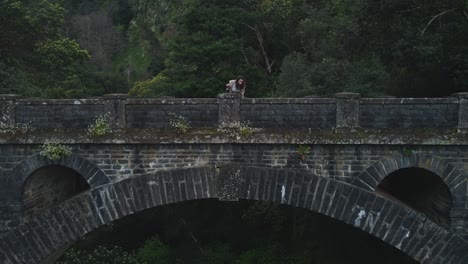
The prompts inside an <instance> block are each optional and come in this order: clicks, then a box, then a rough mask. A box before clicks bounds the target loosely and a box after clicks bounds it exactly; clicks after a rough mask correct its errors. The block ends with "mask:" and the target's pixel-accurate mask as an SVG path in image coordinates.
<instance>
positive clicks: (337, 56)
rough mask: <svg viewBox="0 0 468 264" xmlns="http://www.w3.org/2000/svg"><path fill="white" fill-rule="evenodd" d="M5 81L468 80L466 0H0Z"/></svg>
mask: <svg viewBox="0 0 468 264" xmlns="http://www.w3.org/2000/svg"><path fill="white" fill-rule="evenodd" d="M0 8H1V10H2V12H1V13H0V36H1V37H0V92H1V93H17V94H22V95H27V96H48V97H75V96H93V95H100V94H103V93H115V92H119V93H127V92H129V93H130V95H132V96H137V97H146V96H162V95H172V96H179V97H214V96H216V95H217V94H218V93H221V92H223V91H224V84H225V83H226V82H227V81H228V80H229V79H233V78H235V77H236V76H237V75H244V76H245V77H246V79H247V83H248V88H247V93H246V95H247V96H248V97H262V96H281V97H291V96H293V97H294V96H299V97H301V96H305V95H323V96H330V95H332V94H334V93H336V92H341V91H352V92H358V93H361V94H362V95H363V96H376V95H395V96H446V95H449V94H451V93H454V92H462V91H467V90H468V88H467V87H468V45H467V43H468V34H466V32H468V3H467V2H466V1H465V0H450V1H441V0H431V1H423V2H421V1H407V0H394V1H393V0H392V1H371V0H357V1H344V0H332V1H326V0H314V1H311V0H239V1H228V0H206V1H202V0H177V1H174V0H172V1H170V0H150V1H147V0H118V1H104V2H103V1H98V0H86V1H79V2H77V1H72V0H63V1H58V0H56V1H54V0H51V1H46V0H40V1H25V0H0Z"/></svg>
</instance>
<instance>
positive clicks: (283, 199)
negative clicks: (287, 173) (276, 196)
mask: <svg viewBox="0 0 468 264" xmlns="http://www.w3.org/2000/svg"><path fill="white" fill-rule="evenodd" d="M285 202H286V187H285V186H284V185H283V186H282V187H281V203H285Z"/></svg>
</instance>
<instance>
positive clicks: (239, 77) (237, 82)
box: [236, 75, 247, 89]
mask: <svg viewBox="0 0 468 264" xmlns="http://www.w3.org/2000/svg"><path fill="white" fill-rule="evenodd" d="M241 79H242V80H243V82H242V85H239V80H241ZM236 86H237V87H238V88H239V89H245V87H246V86H247V81H246V80H245V78H244V76H242V75H239V76H237V77H236Z"/></svg>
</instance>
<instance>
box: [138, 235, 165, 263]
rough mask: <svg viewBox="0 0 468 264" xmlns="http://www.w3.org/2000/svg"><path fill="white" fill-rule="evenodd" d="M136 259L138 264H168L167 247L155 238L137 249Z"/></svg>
mask: <svg viewBox="0 0 468 264" xmlns="http://www.w3.org/2000/svg"><path fill="white" fill-rule="evenodd" d="M136 257H137V259H138V260H139V261H140V263H155V261H157V263H170V260H171V257H170V249H169V247H168V246H167V245H166V244H164V243H163V242H161V240H159V238H158V237H157V236H156V237H153V238H150V239H148V240H146V242H145V245H144V246H143V247H141V248H140V249H138V251H137V253H136Z"/></svg>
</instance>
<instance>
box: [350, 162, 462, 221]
mask: <svg viewBox="0 0 468 264" xmlns="http://www.w3.org/2000/svg"><path fill="white" fill-rule="evenodd" d="M405 168H421V169H425V170H428V171H430V172H432V173H434V174H435V175H437V176H438V177H440V179H441V180H442V181H443V182H444V183H445V185H446V186H447V188H448V189H449V191H450V195H451V198H452V204H453V207H452V208H451V211H450V217H451V218H452V220H455V221H457V220H458V218H460V216H459V215H457V214H456V212H463V211H465V208H464V206H465V201H466V199H467V197H466V194H467V180H468V178H467V176H466V175H465V174H464V173H463V172H462V171H460V170H459V169H457V168H455V167H454V166H453V165H451V164H450V163H449V162H447V161H445V160H443V159H441V158H438V157H436V156H433V155H421V154H411V155H394V156H391V157H383V158H382V159H380V160H379V161H377V162H375V163H374V164H372V165H371V166H369V167H368V168H367V169H366V170H364V171H363V172H362V173H361V174H360V175H359V176H358V177H357V178H356V179H355V180H354V181H353V185H355V186H358V187H360V188H363V189H365V190H369V191H375V190H376V188H377V186H378V185H379V183H380V182H381V181H382V180H383V179H384V178H385V177H386V176H388V175H390V174H391V173H393V172H395V171H397V170H400V169H405Z"/></svg>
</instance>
